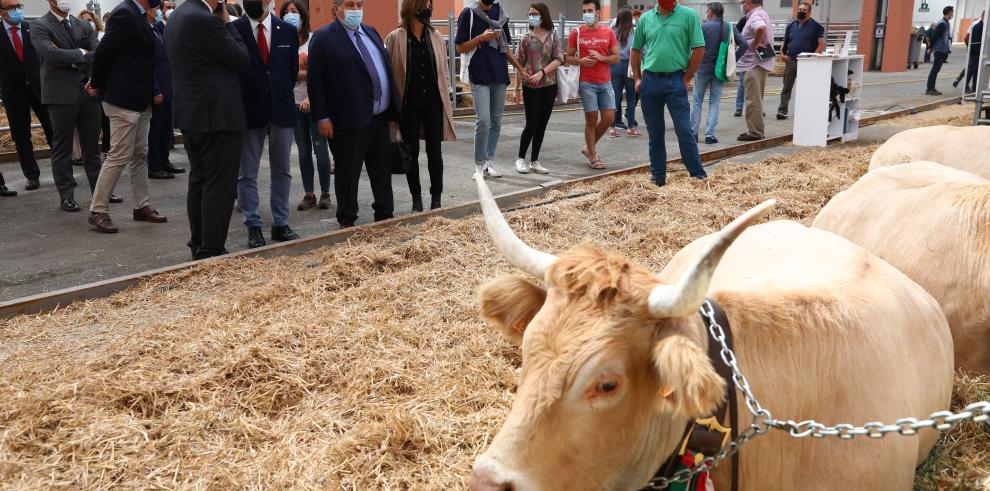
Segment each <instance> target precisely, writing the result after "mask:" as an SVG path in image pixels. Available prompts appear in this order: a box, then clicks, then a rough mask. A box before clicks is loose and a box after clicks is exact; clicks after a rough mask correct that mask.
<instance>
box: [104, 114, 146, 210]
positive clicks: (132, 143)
mask: <svg viewBox="0 0 990 491" xmlns="http://www.w3.org/2000/svg"><path fill="white" fill-rule="evenodd" d="M103 111H104V112H106V114H107V118H110V153H108V154H107V159H106V161H105V162H103V168H102V169H101V170H100V178H99V180H97V181H96V190H95V191H93V202H92V204H90V205H89V211H91V212H94V213H110V193H112V192H113V188H114V187H115V186H117V180H119V179H120V174H121V172H123V171H124V168H125V167H126V168H127V173H128V175H130V178H131V194H132V195H133V198H134V209H135V210H139V209H141V208H144V207H145V206H148V130H149V129H150V128H151V106H150V105H149V106H148V107H147V108H145V110H144V111H142V112H137V111H131V110H129V109H124V108H122V107H117V106H114V105H113V104H110V103H107V102H104V103H103Z"/></svg>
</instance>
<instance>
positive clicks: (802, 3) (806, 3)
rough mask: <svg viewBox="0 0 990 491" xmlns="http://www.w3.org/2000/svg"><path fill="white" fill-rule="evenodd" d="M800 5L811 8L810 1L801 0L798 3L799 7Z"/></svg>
mask: <svg viewBox="0 0 990 491" xmlns="http://www.w3.org/2000/svg"><path fill="white" fill-rule="evenodd" d="M802 5H804V6H805V7H808V10H811V9H812V6H811V2H801V3H799V4H798V7H800V6H802Z"/></svg>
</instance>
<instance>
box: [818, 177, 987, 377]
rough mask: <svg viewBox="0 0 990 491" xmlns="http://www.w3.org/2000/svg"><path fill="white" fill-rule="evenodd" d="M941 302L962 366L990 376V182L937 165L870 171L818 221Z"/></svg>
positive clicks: (830, 206) (823, 212) (821, 227)
mask: <svg viewBox="0 0 990 491" xmlns="http://www.w3.org/2000/svg"><path fill="white" fill-rule="evenodd" d="M813 226H814V227H815V228H820V229H823V230H828V231H831V232H835V233H837V234H839V235H841V236H843V237H845V238H847V239H849V240H851V241H853V242H855V243H857V244H859V245H861V246H863V247H865V248H866V249H867V250H869V251H870V252H872V253H874V254H876V255H877V256H880V257H881V258H883V259H885V260H886V261H887V262H888V263H890V264H892V265H894V267H896V268H897V269H899V270H901V271H902V272H904V274H906V275H908V277H910V278H911V279H913V280H914V281H916V282H918V284H919V285H921V286H922V287H924V288H925V289H926V290H928V292H929V293H931V294H932V296H934V297H935V299H936V300H938V301H939V303H940V304H941V305H942V310H943V311H944V312H945V317H946V318H947V319H948V320H949V326H950V327H951V329H952V337H953V341H954V342H955V359H956V365H957V366H959V367H961V368H964V369H967V370H975V371H978V372H982V373H985V374H990V301H988V295H990V181H988V180H986V179H984V178H982V177H980V176H976V175H973V174H970V173H968V172H963V171H960V170H957V169H953V168H951V167H946V166H944V165H939V164H936V163H933V162H915V163H910V164H903V165H898V166H895V167H887V168H882V169H877V170H873V171H870V172H869V173H867V174H866V175H865V176H863V177H862V178H860V179H859V181H857V182H856V183H855V184H853V185H852V186H851V187H850V188H849V189H847V190H845V191H843V192H841V193H839V194H837V195H836V196H835V197H834V198H832V201H830V202H829V203H828V205H826V206H825V208H823V209H822V211H821V212H820V213H819V214H818V217H817V218H816V219H815V223H814V225H813Z"/></svg>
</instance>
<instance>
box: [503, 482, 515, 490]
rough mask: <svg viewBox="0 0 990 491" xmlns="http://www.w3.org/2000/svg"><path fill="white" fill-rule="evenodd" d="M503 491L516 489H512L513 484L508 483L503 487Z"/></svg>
mask: <svg viewBox="0 0 990 491" xmlns="http://www.w3.org/2000/svg"><path fill="white" fill-rule="evenodd" d="M502 491H516V488H514V487H512V483H506V484H503V485H502Z"/></svg>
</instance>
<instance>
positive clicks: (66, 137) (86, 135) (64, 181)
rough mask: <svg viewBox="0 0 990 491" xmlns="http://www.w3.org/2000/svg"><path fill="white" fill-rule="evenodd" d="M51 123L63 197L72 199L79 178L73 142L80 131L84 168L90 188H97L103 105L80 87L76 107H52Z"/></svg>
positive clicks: (55, 174) (55, 173)
mask: <svg viewBox="0 0 990 491" xmlns="http://www.w3.org/2000/svg"><path fill="white" fill-rule="evenodd" d="M48 116H49V117H50V118H51V120H52V176H53V177H54V178H55V187H56V188H57V189H58V194H59V196H60V197H64V198H72V197H74V196H73V193H74V188H75V187H76V179H75V177H74V176H73V175H72V139H73V136H74V135H75V133H76V130H78V131H79V145H80V147H82V158H83V167H84V168H85V170H86V179H87V180H88V181H89V189H90V191H93V190H94V189H96V180H97V178H98V177H99V175H100V103H99V102H98V101H97V100H96V99H94V98H92V97H90V96H89V94H87V93H86V91H85V90H83V87H82V85H80V86H79V100H78V101H77V102H76V103H75V104H49V105H48Z"/></svg>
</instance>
